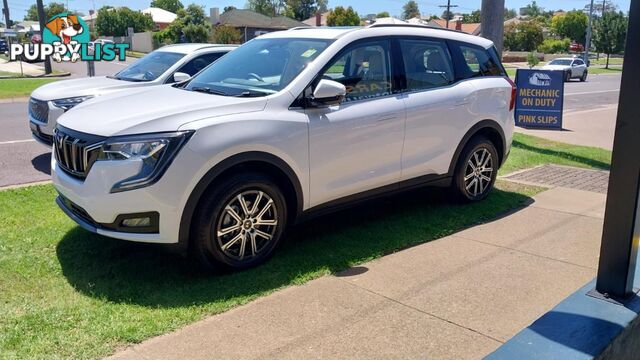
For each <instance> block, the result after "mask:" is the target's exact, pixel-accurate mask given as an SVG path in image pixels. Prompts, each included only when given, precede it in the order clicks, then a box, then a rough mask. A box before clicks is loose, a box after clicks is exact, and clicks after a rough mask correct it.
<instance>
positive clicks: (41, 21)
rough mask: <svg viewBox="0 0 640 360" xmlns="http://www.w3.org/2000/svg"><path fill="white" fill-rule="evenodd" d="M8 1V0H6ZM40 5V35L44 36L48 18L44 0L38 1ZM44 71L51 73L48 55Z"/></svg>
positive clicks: (38, 5)
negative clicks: (46, 17) (45, 12)
mask: <svg viewBox="0 0 640 360" xmlns="http://www.w3.org/2000/svg"><path fill="white" fill-rule="evenodd" d="M5 1H6V0H5ZM37 7H38V23H40V35H41V36H42V38H44V29H45V25H46V23H47V19H45V18H44V16H45V15H44V5H43V4H42V0H38V1H37ZM44 72H45V73H46V74H51V58H49V57H47V58H46V59H44Z"/></svg>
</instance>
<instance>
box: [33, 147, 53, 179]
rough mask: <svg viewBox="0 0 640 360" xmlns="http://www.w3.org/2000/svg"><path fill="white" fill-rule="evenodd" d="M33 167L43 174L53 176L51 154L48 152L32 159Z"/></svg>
mask: <svg viewBox="0 0 640 360" xmlns="http://www.w3.org/2000/svg"><path fill="white" fill-rule="evenodd" d="M31 165H33V168H34V169H36V170H38V171H40V172H41V173H45V174H47V175H51V152H46V153H44V154H40V155H38V156H36V157H34V158H33V159H31Z"/></svg>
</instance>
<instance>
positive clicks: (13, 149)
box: [0, 64, 620, 187]
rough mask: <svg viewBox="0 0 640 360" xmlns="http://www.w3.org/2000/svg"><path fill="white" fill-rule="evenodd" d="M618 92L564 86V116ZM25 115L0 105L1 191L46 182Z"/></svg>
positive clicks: (609, 100) (603, 86) (45, 167)
mask: <svg viewBox="0 0 640 360" xmlns="http://www.w3.org/2000/svg"><path fill="white" fill-rule="evenodd" d="M82 65H83V64H69V65H68V66H76V67H77V66H82ZM111 66H118V65H116V64H111ZM104 69H105V71H106V70H107V67H104ZM619 88H620V76H619V75H593V76H590V77H589V79H588V81H587V82H585V83H581V82H578V81H572V82H570V83H567V84H566V85H565V99H564V109H565V113H566V114H570V113H573V112H578V111H585V110H590V109H599V108H603V109H604V108H610V107H611V106H612V105H615V104H617V103H618V96H619ZM26 113H27V103H26V102H19V103H0V126H2V131H0V187H3V186H8V185H17V184H24V183H30V182H37V181H43V180H48V179H49V174H50V160H51V156H50V153H51V151H50V149H49V148H48V147H45V146H43V145H41V144H40V143H37V142H35V140H33V139H32V138H31V132H30V131H29V126H28V122H27V114H26ZM576 116H577V115H576ZM612 116H613V115H612ZM611 133H613V132H611Z"/></svg>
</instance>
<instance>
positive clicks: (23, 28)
mask: <svg viewBox="0 0 640 360" xmlns="http://www.w3.org/2000/svg"><path fill="white" fill-rule="evenodd" d="M13 28H14V29H15V30H16V32H17V33H18V34H24V35H34V34H40V23H39V22H37V21H21V22H19V23H17V24H15V25H14V27H13Z"/></svg>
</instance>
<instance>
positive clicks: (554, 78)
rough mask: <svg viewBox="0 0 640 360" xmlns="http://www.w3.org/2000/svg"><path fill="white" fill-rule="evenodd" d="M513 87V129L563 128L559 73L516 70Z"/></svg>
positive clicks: (562, 93) (562, 81)
mask: <svg viewBox="0 0 640 360" xmlns="http://www.w3.org/2000/svg"><path fill="white" fill-rule="evenodd" d="M516 87H517V96H516V113H515V118H516V126H520V127H526V128H536V129H538V128H540V129H562V105H563V99H564V73H563V72H562V71H554V70H535V69H518V71H517V72H516Z"/></svg>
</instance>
